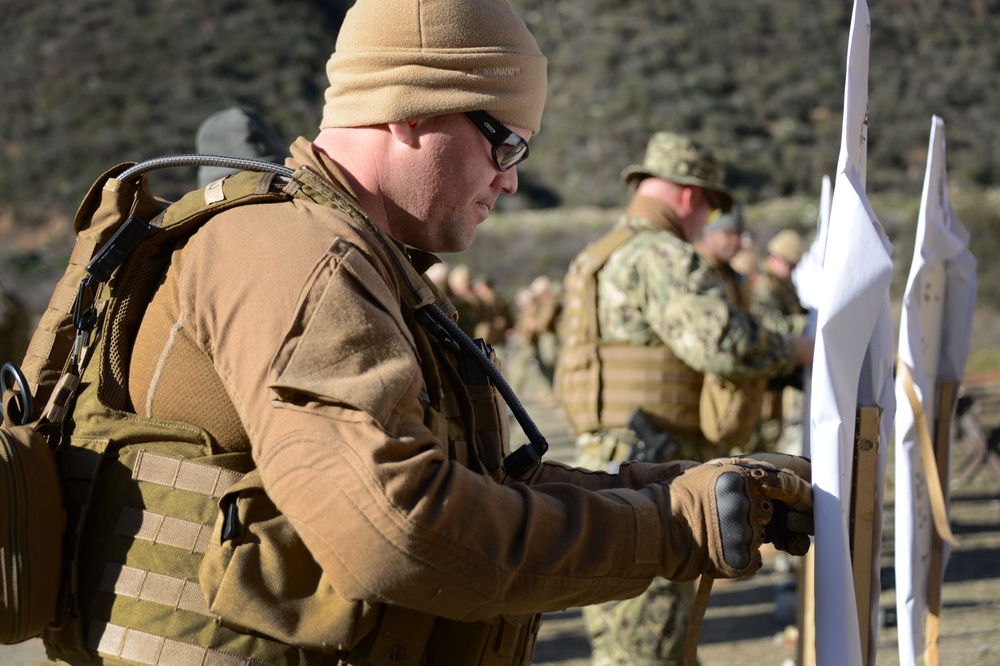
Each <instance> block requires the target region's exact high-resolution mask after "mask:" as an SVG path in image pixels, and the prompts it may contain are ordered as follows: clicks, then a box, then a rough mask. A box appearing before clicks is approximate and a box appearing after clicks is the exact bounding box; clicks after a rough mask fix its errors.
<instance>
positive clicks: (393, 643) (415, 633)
mask: <svg viewBox="0 0 1000 666" xmlns="http://www.w3.org/2000/svg"><path fill="white" fill-rule="evenodd" d="M435 619H436V618H435V617H434V616H433V615H428V614H427V613H421V612H420V611H415V610H412V609H409V608H403V607H401V606H386V607H385V611H384V613H383V615H382V620H381V624H380V628H381V631H380V632H379V635H378V638H376V639H375V643H374V644H373V645H372V649H371V652H370V653H369V655H368V660H367V661H366V662H365V663H367V664H371V666H418V664H419V663H420V659H421V657H422V656H423V654H424V650H425V648H426V647H427V639H428V638H429V637H430V635H431V630H432V629H433V628H434V621H435Z"/></svg>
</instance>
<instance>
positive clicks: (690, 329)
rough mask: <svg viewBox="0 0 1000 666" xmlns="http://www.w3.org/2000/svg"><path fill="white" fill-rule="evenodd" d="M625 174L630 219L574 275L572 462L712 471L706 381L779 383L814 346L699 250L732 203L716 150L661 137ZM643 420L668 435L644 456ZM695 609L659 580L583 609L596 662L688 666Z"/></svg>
mask: <svg viewBox="0 0 1000 666" xmlns="http://www.w3.org/2000/svg"><path fill="white" fill-rule="evenodd" d="M622 175H623V178H624V180H625V183H626V184H629V185H632V184H634V185H635V186H636V192H635V196H634V197H633V199H632V201H631V202H630V204H629V206H628V209H627V211H626V213H625V214H624V216H623V217H622V218H621V219H620V220H619V221H618V223H617V224H616V225H615V227H614V228H613V229H612V230H611V231H610V232H609V233H608V234H607V235H606V236H605V237H604V238H602V239H599V240H598V241H595V243H592V244H591V245H589V246H588V247H587V248H586V249H585V250H584V251H583V252H582V253H581V254H580V255H579V256H578V257H577V258H576V259H575V260H574V262H573V264H572V265H571V267H570V270H569V273H568V275H567V277H566V284H565V292H564V293H565V296H564V311H563V317H562V320H561V323H560V327H559V342H560V356H559V361H558V364H557V369H556V389H557V394H558V396H559V399H560V402H561V403H562V406H563V408H564V411H565V413H566V415H567V419H568V421H569V422H570V425H571V427H573V429H574V430H575V431H576V433H577V435H578V439H577V451H578V458H577V462H578V464H580V465H581V466H585V467H591V468H594V469H612V470H613V469H615V468H616V467H617V464H618V463H619V461H622V460H623V459H625V458H627V457H632V458H634V457H635V455H630V454H635V452H636V451H640V450H642V451H643V455H644V457H645V458H646V459H656V458H661V459H663V458H677V459H687V460H697V461H707V460H709V459H712V458H716V457H718V456H720V455H725V453H726V451H723V450H720V448H719V447H717V446H714V445H711V444H710V443H709V442H708V441H707V440H706V439H705V437H704V436H703V435H702V433H701V430H700V425H699V416H698V401H699V393H700V391H701V386H702V382H703V378H704V374H705V373H716V374H719V375H723V376H727V377H733V378H751V377H771V376H775V375H779V374H784V373H786V372H788V371H789V370H791V369H792V368H793V367H794V366H795V365H796V363H799V362H803V361H805V360H807V359H811V355H812V341H811V340H804V339H801V338H793V337H786V336H784V335H782V334H779V333H776V332H773V331H770V330H767V329H765V328H763V327H762V326H761V325H760V324H758V323H757V322H756V321H755V320H754V319H753V318H752V317H751V316H750V315H749V314H748V313H746V312H743V311H741V310H739V309H738V308H737V307H736V306H735V305H734V304H733V303H732V302H731V301H730V300H729V299H728V298H727V296H726V293H725V289H724V287H723V285H722V283H721V282H720V281H719V279H718V277H717V276H716V274H715V273H714V272H713V270H712V269H711V267H710V266H709V265H708V264H707V263H706V262H705V261H704V259H703V258H702V257H701V256H700V255H699V254H698V253H697V252H696V251H695V248H694V246H693V245H692V243H693V241H695V240H696V239H698V238H699V237H700V236H701V234H702V231H703V229H704V227H705V224H706V222H707V220H708V218H709V216H710V214H711V213H712V211H713V210H715V209H722V210H728V209H729V208H730V207H731V205H732V196H731V194H730V193H729V191H728V190H727V189H726V187H725V185H724V171H723V168H722V166H721V165H720V163H719V162H718V161H717V160H716V159H715V157H714V156H713V155H712V153H711V152H710V151H709V150H708V149H706V148H705V147H704V146H702V145H700V144H699V143H697V142H696V141H694V140H693V139H690V138H688V137H685V136H680V135H677V134H673V133H669V132H659V133H657V134H655V135H654V136H653V137H652V139H651V140H650V142H649V146H648V148H647V152H646V156H645V160H644V162H643V164H641V165H634V166H631V167H628V168H627V169H625V171H624V172H623V174H622ZM595 315H596V316H595ZM636 408H640V409H639V412H636ZM636 413H640V414H641V415H643V416H644V417H645V423H646V424H647V425H649V426H652V427H653V428H654V429H655V430H656V431H658V432H659V433H661V434H662V433H669V440H668V443H667V445H665V446H662V447H660V448H658V449H656V450H652V451H651V450H650V449H649V448H648V447H647V448H646V449H642V448H641V447H642V446H643V445H644V444H646V442H644V441H642V440H641V439H640V437H639V436H638V435H637V433H636V432H635V430H634V429H632V428H630V427H629V426H628V424H629V422H630V421H632V418H630V417H634V415H635V414H636ZM643 439H647V438H646V437H644V438H643ZM640 442H641V443H640ZM661 443H662V442H661ZM609 547H614V544H609ZM693 599H694V585H693V583H675V582H672V581H668V580H665V579H662V578H658V579H655V580H654V581H653V583H652V585H651V586H650V587H649V588H648V590H647V591H646V592H645V593H643V594H642V595H640V596H639V597H636V598H634V599H630V600H624V601H616V602H609V603H606V604H602V605H599V606H590V607H587V608H585V609H584V617H585V620H586V625H587V630H588V634H589V635H590V639H591V645H592V648H593V660H594V664H595V665H609V664H626V663H627V664H638V665H646V664H649V665H652V664H675V663H676V664H680V663H681V660H682V655H683V644H684V638H685V635H686V632H687V626H688V621H689V616H690V609H691V606H692V603H693Z"/></svg>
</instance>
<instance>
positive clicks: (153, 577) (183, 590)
mask: <svg viewBox="0 0 1000 666" xmlns="http://www.w3.org/2000/svg"><path fill="white" fill-rule="evenodd" d="M101 590H102V591H104V592H110V593H112V594H116V595H120V596H125V597H130V598H132V599H138V600H139V601H149V602H151V603H154V604H160V605H161V606H169V607H170V608H173V609H175V610H176V609H180V610H186V611H190V612H192V613H198V614H199V615H204V616H206V617H212V614H211V613H209V612H208V602H206V601H205V595H204V594H202V591H201V586H199V585H198V581H196V580H187V579H185V578H175V577H174V576H167V575H164V574H161V573H156V572H155V571H148V570H146V569H137V568H136V567H130V566H126V565H124V564H108V567H107V569H105V570H104V577H103V578H102V579H101Z"/></svg>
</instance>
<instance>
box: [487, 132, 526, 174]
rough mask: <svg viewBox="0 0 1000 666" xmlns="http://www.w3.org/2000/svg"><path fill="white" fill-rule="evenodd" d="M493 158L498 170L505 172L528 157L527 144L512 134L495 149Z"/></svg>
mask: <svg viewBox="0 0 1000 666" xmlns="http://www.w3.org/2000/svg"><path fill="white" fill-rule="evenodd" d="M494 157H495V158H496V163H497V166H498V167H500V170H501V171H507V170H508V169H510V168H511V167H513V166H516V165H517V164H519V163H521V162H523V161H524V159H525V158H526V157H528V144H527V143H525V142H524V141H523V140H522V139H521V138H520V137H519V136H517V135H516V134H512V135H511V136H510V137H508V139H507V141H505V142H504V143H503V144H502V145H500V146H497V147H496V150H495V151H494Z"/></svg>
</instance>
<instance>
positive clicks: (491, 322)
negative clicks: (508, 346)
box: [472, 278, 513, 348]
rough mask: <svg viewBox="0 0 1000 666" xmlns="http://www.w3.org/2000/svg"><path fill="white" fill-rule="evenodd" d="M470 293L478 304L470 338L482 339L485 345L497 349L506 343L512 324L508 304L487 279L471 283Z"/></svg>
mask: <svg viewBox="0 0 1000 666" xmlns="http://www.w3.org/2000/svg"><path fill="white" fill-rule="evenodd" d="M472 293H473V294H474V295H475V296H476V299H477V301H478V303H479V311H478V312H477V313H476V327H475V331H474V333H473V336H472V337H473V338H482V339H483V340H485V341H486V344H488V345H493V346H494V347H497V348H499V347H500V346H502V345H503V344H504V343H505V342H506V340H507V333H508V332H509V331H510V328H511V325H512V323H513V316H512V314H511V310H510V304H509V303H508V302H507V299H506V298H504V297H503V295H502V294H501V293H500V292H498V291H497V290H496V289H495V288H494V287H493V281H492V280H490V279H489V278H487V279H484V280H475V281H474V282H473V283H472Z"/></svg>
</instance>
